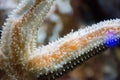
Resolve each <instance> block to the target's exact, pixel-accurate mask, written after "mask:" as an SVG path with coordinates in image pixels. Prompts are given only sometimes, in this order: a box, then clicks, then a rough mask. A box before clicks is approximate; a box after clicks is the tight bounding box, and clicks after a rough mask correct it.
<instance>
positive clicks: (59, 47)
mask: <svg viewBox="0 0 120 80" xmlns="http://www.w3.org/2000/svg"><path fill="white" fill-rule="evenodd" d="M111 31H112V32H113V33H115V34H116V36H117V37H116V38H115V39H113V41H118V40H119V38H120V19H116V20H108V21H105V22H100V23H98V24H95V25H92V26H91V27H90V26H89V27H88V28H85V29H81V30H78V31H76V32H74V33H70V34H68V35H67V36H65V37H64V38H61V39H59V40H58V41H56V42H53V43H50V44H49V45H47V46H43V47H41V48H38V49H36V50H35V51H34V52H33V54H31V57H29V61H28V66H27V69H29V71H31V72H32V73H34V74H36V77H38V78H40V79H43V80H54V79H56V77H59V76H60V75H63V74H64V73H66V72H68V71H69V70H71V69H74V68H75V67H76V66H77V65H78V64H80V63H82V62H84V61H86V60H88V59H89V58H91V57H92V56H94V55H96V54H98V53H101V51H104V50H106V49H107V48H108V46H107V45H106V43H109V41H107V42H106V39H105V37H106V36H108V35H107V33H108V32H111ZM110 39H112V37H110Z"/></svg>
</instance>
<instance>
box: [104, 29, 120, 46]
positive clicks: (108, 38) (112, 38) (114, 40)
mask: <svg viewBox="0 0 120 80" xmlns="http://www.w3.org/2000/svg"><path fill="white" fill-rule="evenodd" d="M104 40H105V42H104V43H105V46H107V47H116V46H117V45H118V43H119V40H118V37H117V35H116V33H114V32H110V31H109V32H107V34H106V35H105V39H104Z"/></svg>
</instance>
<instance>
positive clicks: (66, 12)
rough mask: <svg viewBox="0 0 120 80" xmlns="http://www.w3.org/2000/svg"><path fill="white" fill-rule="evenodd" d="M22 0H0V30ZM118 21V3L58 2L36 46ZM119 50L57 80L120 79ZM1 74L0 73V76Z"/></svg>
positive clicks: (96, 0) (98, 0) (110, 0)
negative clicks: (96, 24)
mask: <svg viewBox="0 0 120 80" xmlns="http://www.w3.org/2000/svg"><path fill="white" fill-rule="evenodd" d="M20 1H21V0H0V29H2V27H1V26H2V25H3V23H4V22H5V19H6V18H7V15H8V14H10V12H11V10H13V9H14V8H16V6H17V5H18V4H19V2H20ZM113 18H120V0H57V2H56V3H55V5H54V6H53V7H52V9H51V11H50V12H49V14H48V16H47V17H46V20H45V22H44V24H43V25H42V26H40V28H39V30H38V39H37V40H38V46H41V45H43V44H44V45H46V44H48V42H52V41H55V40H56V39H58V38H60V37H63V36H64V35H66V34H67V33H69V32H71V31H76V30H78V29H79V28H84V27H85V25H91V24H93V23H96V22H99V21H103V20H106V19H113ZM119 67H120V48H119V47H117V48H113V49H109V50H107V51H106V52H105V53H103V54H102V55H99V56H96V57H94V58H93V59H91V60H89V61H87V62H86V63H84V64H83V65H81V66H79V67H78V68H77V69H75V70H74V71H72V72H70V73H68V74H66V75H65V76H63V77H61V78H60V79H59V80H120V68H119ZM3 74H4V72H2V71H0V75H3Z"/></svg>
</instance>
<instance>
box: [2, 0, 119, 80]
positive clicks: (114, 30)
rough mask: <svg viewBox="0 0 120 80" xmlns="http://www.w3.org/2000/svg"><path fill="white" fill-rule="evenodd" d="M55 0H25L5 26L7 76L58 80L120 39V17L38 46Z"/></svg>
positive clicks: (8, 78)
mask: <svg viewBox="0 0 120 80" xmlns="http://www.w3.org/2000/svg"><path fill="white" fill-rule="evenodd" d="M54 2H55V1H54V0H23V1H22V2H21V3H20V5H19V6H18V7H17V8H16V9H15V10H14V11H13V12H12V13H11V14H10V15H9V18H8V19H7V22H6V23H5V24H4V26H3V31H2V37H1V43H0V69H1V70H3V71H5V76H4V78H3V80H37V79H40V80H55V79H57V78H58V77H60V76H62V75H64V74H65V73H67V72H69V71H71V70H73V69H74V68H76V67H77V66H78V65H80V64H81V63H83V62H85V61H86V60H88V59H90V58H91V57H93V56H95V55H97V54H99V53H102V52H103V51H105V50H106V49H108V48H109V47H111V46H116V45H118V44H119V43H120V19H114V20H108V21H104V22H100V23H98V24H94V25H92V26H88V27H86V28H84V29H79V30H78V31H76V32H71V33H69V34H68V35H66V36H65V37H63V38H60V39H58V40H57V41H55V42H52V43H49V44H48V45H45V46H42V47H37V46H36V45H37V42H36V40H37V39H36V37H37V36H36V35H37V31H38V28H39V26H41V25H42V23H43V21H44V19H45V17H46V15H47V13H48V12H49V10H50V7H51V6H52V5H53V3H54Z"/></svg>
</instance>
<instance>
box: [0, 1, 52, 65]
mask: <svg viewBox="0 0 120 80" xmlns="http://www.w3.org/2000/svg"><path fill="white" fill-rule="evenodd" d="M28 3H31V6H30V4H28ZM53 3H54V0H49V1H48V0H24V1H23V2H22V3H21V4H20V5H22V6H25V7H21V6H20V9H19V8H18V10H17V9H16V10H14V12H15V13H13V14H12V15H11V16H10V18H9V20H7V22H6V25H5V27H3V31H2V39H1V48H2V51H3V53H4V54H5V55H6V56H7V57H9V58H10V59H12V63H14V64H17V63H18V62H21V60H26V59H27V57H28V56H29V53H31V52H32V51H33V50H34V48H35V47H36V34H37V29H38V27H39V26H41V24H42V23H43V21H44V19H45V17H46V15H47V13H48V11H49V10H50V8H51V6H52V4H53ZM26 5H28V6H27V8H28V7H29V6H30V7H29V8H28V9H26ZM24 9H25V10H27V11H25V10H24ZM20 11H22V12H23V13H22V12H20ZM16 16H17V17H16ZM8 24H10V25H9V26H8Z"/></svg>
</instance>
